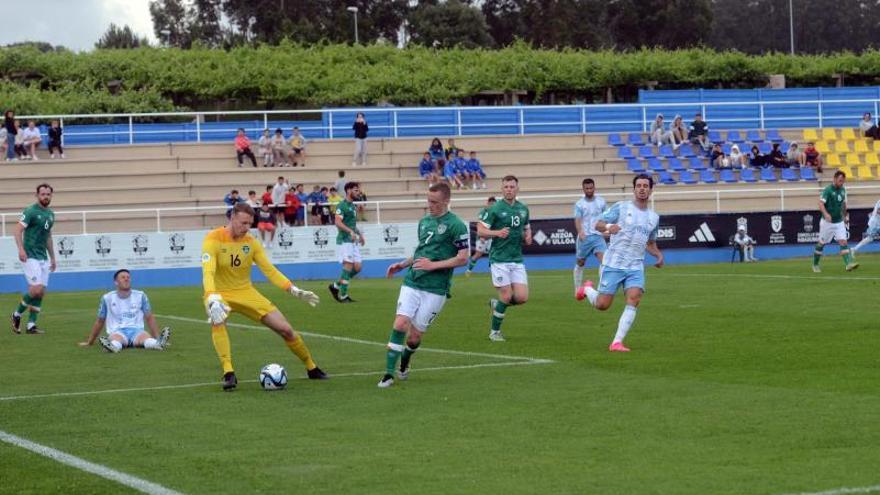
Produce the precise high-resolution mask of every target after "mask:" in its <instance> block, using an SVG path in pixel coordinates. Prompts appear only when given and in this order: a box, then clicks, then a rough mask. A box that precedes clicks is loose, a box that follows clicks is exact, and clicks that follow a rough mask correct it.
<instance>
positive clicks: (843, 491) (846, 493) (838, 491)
mask: <svg viewBox="0 0 880 495" xmlns="http://www.w3.org/2000/svg"><path fill="white" fill-rule="evenodd" d="M876 492H880V485H874V486H862V487H858V488H835V489H833V490H827V491H824V492H800V493H787V494H785V495H853V494H860V493H876Z"/></svg>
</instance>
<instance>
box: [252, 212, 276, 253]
mask: <svg viewBox="0 0 880 495" xmlns="http://www.w3.org/2000/svg"><path fill="white" fill-rule="evenodd" d="M256 212H257V215H256V219H255V220H256V221H257V230H258V231H259V232H260V240H261V241H262V242H263V247H269V246H270V245H272V244H273V243H274V242H275V213H274V212H273V211H272V210H271V209H269V205H268V204H267V203H263V205H262V206H260V209H259V210H256ZM266 232H268V233H269V244H266Z"/></svg>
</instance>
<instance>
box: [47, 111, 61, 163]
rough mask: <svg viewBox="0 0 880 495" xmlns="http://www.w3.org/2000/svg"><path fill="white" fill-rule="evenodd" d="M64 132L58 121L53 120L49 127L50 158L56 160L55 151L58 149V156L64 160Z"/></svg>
mask: <svg viewBox="0 0 880 495" xmlns="http://www.w3.org/2000/svg"><path fill="white" fill-rule="evenodd" d="M63 133H64V131H63V130H62V129H61V125H60V123H59V122H58V121H57V120H53V121H52V124H51V125H50V127H49V158H55V149H56V148H57V149H58V155H59V156H60V157H61V158H64V148H63V147H62V146H61V134H63Z"/></svg>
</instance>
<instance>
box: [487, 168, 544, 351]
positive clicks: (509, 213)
mask: <svg viewBox="0 0 880 495" xmlns="http://www.w3.org/2000/svg"><path fill="white" fill-rule="evenodd" d="M501 192H502V193H503V195H504V200H503V201H498V202H497V203H495V204H494V205H493V206H492V207H491V208H489V209H488V210H487V211H486V215H485V218H483V219H482V220H480V223H478V224H477V235H478V236H480V237H486V238H490V239H492V249H490V250H489V265H490V269H491V272H492V284H493V285H494V286H495V289H496V290H497V291H498V299H494V298H493V299H490V300H489V307H490V309H491V310H492V323H491V330H490V331H489V340H492V341H494V342H503V341H504V334H502V333H501V322H502V321H504V314H505V312H506V311H507V307H508V306H514V305H517V304H525V303H526V301H528V300H529V281H528V276H527V274H526V267H525V265H523V256H522V247H523V244H526V245H529V244H531V243H532V229H531V227H530V226H529V208H528V207H527V206H526V205H524V204H522V203H520V202H519V201H517V200H516V194H517V192H519V180H518V179H517V178H516V177H514V176H512V175H508V176H507V177H505V178H503V179H501Z"/></svg>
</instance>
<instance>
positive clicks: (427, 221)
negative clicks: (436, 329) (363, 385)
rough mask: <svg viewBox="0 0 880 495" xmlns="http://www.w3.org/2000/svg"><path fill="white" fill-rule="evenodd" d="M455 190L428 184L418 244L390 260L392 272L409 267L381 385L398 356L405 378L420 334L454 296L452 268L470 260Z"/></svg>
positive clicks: (389, 376) (400, 375)
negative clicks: (453, 202) (452, 202)
mask: <svg viewBox="0 0 880 495" xmlns="http://www.w3.org/2000/svg"><path fill="white" fill-rule="evenodd" d="M451 194H452V193H451V191H450V189H449V186H448V185H447V184H445V183H443V182H441V183H437V184H434V185H432V186H431V187H430V188H429V189H428V215H427V216H425V217H424V218H422V219H421V221H419V226H418V235H419V245H418V247H416V251H415V253H413V255H412V257H411V258H407V259H405V260H403V261H400V262H397V263H394V264H393V265H391V266H389V267H388V271H387V272H386V275H387V276H388V277H389V278H391V277H393V276H394V274H395V273H397V272H399V271H400V270H403V269H404V268H407V267H409V271H408V272H407V273H406V278H404V279H403V286H402V287H401V288H400V296H399V297H398V299H397V315H396V316H395V317H394V327H393V329H392V330H391V337H390V338H389V340H388V351H387V353H386V359H385V365H386V367H385V375H384V376H383V377H382V379H381V380H380V381H379V387H380V388H387V387H390V386H391V385H392V384H393V383H394V371H395V368H396V367H397V359H398V358H399V357H401V356H402V359H401V362H400V371H399V372H398V374H397V376H398V378H399V379H401V380H406V378H407V376H408V375H409V364H410V359H411V358H412V355H413V353H415V352H416V349H418V347H419V344H421V342H422V335H423V334H424V333H425V332H426V331H427V330H428V326H430V325H431V323H432V322H433V321H434V319H435V318H436V317H437V315H438V314H439V313H440V310H441V309H443V304H444V303H445V302H446V299H447V298H448V297H450V295H449V288H450V286H451V285H452V271H453V269H455V268H456V267H459V266H463V265H465V264H467V259H468V250H469V244H470V233H469V232H468V228H467V226H466V225H465V224H464V222H462V221H461V219H459V218H458V217H457V216H456V215H455V214H454V213H452V212H450V211H449V198H450V196H451ZM404 341H405V342H406V345H405V346H404Z"/></svg>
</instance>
